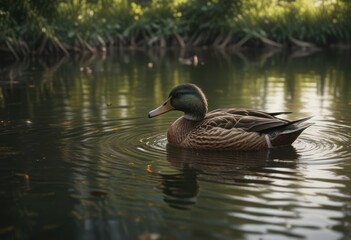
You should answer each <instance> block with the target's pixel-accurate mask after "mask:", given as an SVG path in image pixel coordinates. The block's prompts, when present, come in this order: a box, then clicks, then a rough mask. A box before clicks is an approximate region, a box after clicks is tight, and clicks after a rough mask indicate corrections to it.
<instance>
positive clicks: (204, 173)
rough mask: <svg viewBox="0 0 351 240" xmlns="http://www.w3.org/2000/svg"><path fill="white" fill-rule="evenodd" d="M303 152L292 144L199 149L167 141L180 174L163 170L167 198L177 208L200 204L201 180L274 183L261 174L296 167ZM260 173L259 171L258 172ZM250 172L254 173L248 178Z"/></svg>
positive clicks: (233, 182) (162, 182) (162, 177)
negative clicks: (258, 148)
mask: <svg viewBox="0 0 351 240" xmlns="http://www.w3.org/2000/svg"><path fill="white" fill-rule="evenodd" d="M298 159H299V155H298V154H297V152H296V150H295V148H294V147H292V146H287V147H282V148H277V149H267V150H262V151H256V152H244V151H199V150H191V149H182V148H177V147H173V146H171V145H167V160H168V161H169V162H170V163H171V164H172V166H174V167H176V168H177V169H178V170H179V171H180V173H178V174H171V175H170V174H159V175H160V177H161V186H160V189H161V190H162V191H163V193H164V194H165V195H164V201H165V202H166V203H167V204H168V205H169V206H170V207H173V208H177V209H184V210H186V209H189V208H190V207H191V206H192V205H194V204H196V201H197V195H198V192H199V188H200V185H199V181H208V182H216V183H222V184H235V185H247V184H250V183H256V184H270V183H271V182H272V181H273V180H271V179H266V178H262V177H260V175H262V174H265V172H267V171H268V172H279V170H274V169H278V168H289V169H294V168H295V166H296V161H297V160H298ZM258 173H259V174H258ZM247 176H250V177H249V178H247Z"/></svg>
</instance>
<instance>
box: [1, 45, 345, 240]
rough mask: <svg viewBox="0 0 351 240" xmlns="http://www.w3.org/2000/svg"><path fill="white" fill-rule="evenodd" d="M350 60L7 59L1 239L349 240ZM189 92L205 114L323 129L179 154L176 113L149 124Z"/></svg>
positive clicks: (164, 55) (132, 55)
mask: <svg viewBox="0 0 351 240" xmlns="http://www.w3.org/2000/svg"><path fill="white" fill-rule="evenodd" d="M195 54H196V55H197V56H198V58H199V64H197V65H193V64H191V65H188V64H187V62H186V61H179V60H178V59H179V58H180V57H182V58H185V57H190V56H194V55H195ZM350 62H351V52H349V51H346V52H337V51H320V52H310V53H309V52H301V51H300V52H276V51H263V50H261V51H244V52H232V53H230V52H221V51H212V50H188V51H178V50H169V51H149V52H148V51H115V52H108V53H107V54H106V55H101V56H76V57H72V58H63V59H52V58H48V57H46V58H42V59H38V58H36V59H26V60H23V61H20V62H16V63H10V62H7V61H5V60H2V62H1V63H0V66H1V68H0V179H1V181H0V206H1V207H0V208H1V209H0V212H1V220H0V238H1V239H303V238H306V239H350V238H351V230H350V229H351V180H350V177H351V146H350V144H351V68H350ZM185 82H192V83H195V84H197V85H199V86H200V87H201V88H202V89H203V90H204V92H205V94H206V96H207V98H208V101H209V108H210V110H212V109H216V108H224V107H245V108H253V109H261V110H265V111H292V112H293V114H289V115H284V117H285V118H287V119H297V118H301V117H306V116H313V118H312V120H311V121H313V122H314V123H315V124H314V125H313V126H311V127H310V128H308V129H307V130H305V131H304V132H303V134H302V135H301V136H300V137H299V139H298V140H297V141H296V142H295V143H294V144H293V145H292V146H291V147H284V148H278V149H272V150H269V151H268V150H267V151H259V152H201V151H191V150H180V149H174V148H172V147H170V146H168V145H167V139H166V131H167V128H168V127H169V126H170V124H171V123H172V122H173V121H174V120H175V119H176V118H178V117H179V116H181V113H180V112H171V113H168V114H165V115H162V116H159V117H157V118H153V119H148V118H147V113H148V112H149V111H150V110H151V109H154V108H155V107H157V106H159V105H160V104H161V103H163V101H164V100H165V99H166V97H167V96H168V93H169V91H170V90H171V88H173V87H174V86H176V85H177V84H179V83H185Z"/></svg>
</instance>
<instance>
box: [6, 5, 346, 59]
mask: <svg viewBox="0 0 351 240" xmlns="http://www.w3.org/2000/svg"><path fill="white" fill-rule="evenodd" d="M14 1H15V2H18V4H19V5H18V6H17V5H14V4H9V1H7V0H0V50H2V51H8V52H10V53H12V54H13V55H14V56H15V57H17V58H19V57H21V56H23V55H26V54H51V53H57V54H70V53H71V52H96V51H106V50H107V49H108V48H109V47H134V48H135V47H169V46H180V47H186V46H215V47H219V48H224V47H233V48H240V47H243V46H252V45H260V46H262V45H266V46H270V47H278V48H281V47H286V46H298V47H303V48H309V47H325V46H331V45H348V46H349V45H350V42H351V14H350V13H351V3H349V1H348V0H294V1H291V0H245V1H232V0H169V1H167V0H139V1H128V0H95V1H93V0H54V1H45V0H35V1H34V0H14ZM12 2H13V1H12Z"/></svg>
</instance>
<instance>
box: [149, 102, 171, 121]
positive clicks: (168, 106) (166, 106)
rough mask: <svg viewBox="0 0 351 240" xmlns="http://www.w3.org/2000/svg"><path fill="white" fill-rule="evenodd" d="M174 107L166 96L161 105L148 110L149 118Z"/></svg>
mask: <svg viewBox="0 0 351 240" xmlns="http://www.w3.org/2000/svg"><path fill="white" fill-rule="evenodd" d="M173 109H174V108H173V106H172V104H171V98H168V99H167V101H165V102H164V103H163V104H162V105H161V106H159V107H158V108H156V109H154V110H152V111H150V112H149V118H152V117H156V116H158V115H161V114H164V113H166V112H169V111H172V110H173Z"/></svg>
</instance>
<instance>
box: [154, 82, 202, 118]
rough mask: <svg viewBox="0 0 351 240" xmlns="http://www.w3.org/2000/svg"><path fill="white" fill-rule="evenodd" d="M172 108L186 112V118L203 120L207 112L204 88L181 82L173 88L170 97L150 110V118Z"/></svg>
mask: <svg viewBox="0 0 351 240" xmlns="http://www.w3.org/2000/svg"><path fill="white" fill-rule="evenodd" d="M171 110H178V111H182V112H184V118H186V119H189V120H194V121H199V120H202V119H203V118H204V117H205V115H206V113H207V100H206V97H205V94H204V93H203V92H202V90H201V89H200V88H199V87H198V86H196V85H195V84H190V83H187V84H181V85H178V86H177V87H175V88H173V89H172V91H171V92H170V94H169V96H168V99H167V100H166V101H165V102H164V103H163V104H162V105H161V106H159V107H158V108H156V109H154V110H152V111H150V112H149V118H152V117H156V116H158V115H161V114H163V113H166V112H169V111H171Z"/></svg>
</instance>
